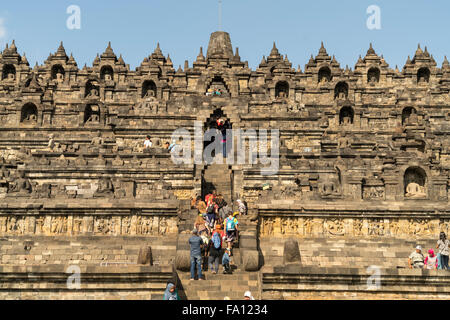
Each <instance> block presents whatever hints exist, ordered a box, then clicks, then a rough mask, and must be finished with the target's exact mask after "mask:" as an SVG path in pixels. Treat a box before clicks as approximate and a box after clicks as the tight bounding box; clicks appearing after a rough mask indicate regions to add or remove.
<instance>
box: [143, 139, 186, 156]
mask: <svg viewBox="0 0 450 320" xmlns="http://www.w3.org/2000/svg"><path fill="white" fill-rule="evenodd" d="M152 146H153V142H152V140H151V138H150V136H149V135H147V136H146V137H145V140H144V152H150V149H151V148H152ZM177 147H179V145H178V144H177V143H176V141H174V140H173V141H172V143H170V142H169V141H166V142H164V144H163V148H164V149H166V150H168V151H169V152H175V150H176V148H177Z"/></svg>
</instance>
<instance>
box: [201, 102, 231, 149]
mask: <svg viewBox="0 0 450 320" xmlns="http://www.w3.org/2000/svg"><path fill="white" fill-rule="evenodd" d="M227 129H230V130H231V129H232V124H231V122H230V119H229V118H228V117H227V115H226V114H224V112H223V111H222V109H220V108H219V109H216V110H214V112H213V113H212V114H211V116H210V117H209V118H208V119H206V122H205V124H204V126H203V134H205V132H206V131H208V130H218V131H219V132H220V134H221V135H222V141H221V143H222V149H221V150H222V153H221V155H222V156H223V157H224V158H226V155H227V153H228V152H229V150H230V145H229V144H227V139H226V132H227ZM214 141H215V137H214V136H213V137H212V138H211V141H203V150H204V151H205V149H206V147H208V146H209V145H210V144H211V143H213V142H214ZM211 156H212V158H215V156H216V152H215V150H213V151H212V152H211Z"/></svg>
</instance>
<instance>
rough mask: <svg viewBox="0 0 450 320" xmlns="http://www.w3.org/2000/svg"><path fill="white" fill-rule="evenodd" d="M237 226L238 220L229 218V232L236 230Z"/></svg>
mask: <svg viewBox="0 0 450 320" xmlns="http://www.w3.org/2000/svg"><path fill="white" fill-rule="evenodd" d="M235 226H236V219H235V218H231V219H230V218H227V231H231V230H234V227H235Z"/></svg>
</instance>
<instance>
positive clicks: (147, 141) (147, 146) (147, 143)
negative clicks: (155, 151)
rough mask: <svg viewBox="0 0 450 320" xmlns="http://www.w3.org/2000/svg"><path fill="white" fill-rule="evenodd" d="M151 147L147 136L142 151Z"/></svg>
mask: <svg viewBox="0 0 450 320" xmlns="http://www.w3.org/2000/svg"><path fill="white" fill-rule="evenodd" d="M151 147H152V142H151V140H150V136H147V138H145V141H144V149H150V148H151Z"/></svg>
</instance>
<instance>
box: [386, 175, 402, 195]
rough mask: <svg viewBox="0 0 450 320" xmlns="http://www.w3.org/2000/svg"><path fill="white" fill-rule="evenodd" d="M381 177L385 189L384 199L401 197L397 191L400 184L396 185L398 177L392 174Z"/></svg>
mask: <svg viewBox="0 0 450 320" xmlns="http://www.w3.org/2000/svg"><path fill="white" fill-rule="evenodd" d="M383 178H384V183H385V189H386V191H385V193H386V200H396V199H398V198H400V199H403V194H402V193H401V194H399V193H398V192H399V188H400V186H399V185H398V178H397V177H394V176H391V177H383Z"/></svg>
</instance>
